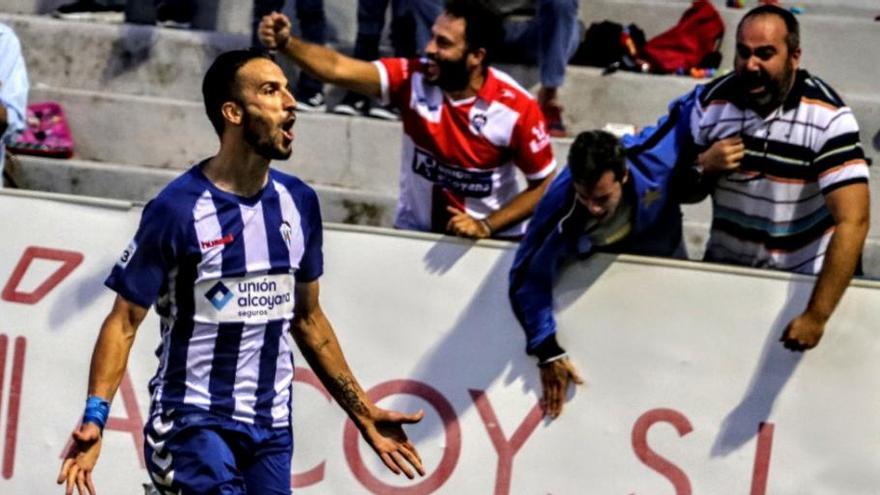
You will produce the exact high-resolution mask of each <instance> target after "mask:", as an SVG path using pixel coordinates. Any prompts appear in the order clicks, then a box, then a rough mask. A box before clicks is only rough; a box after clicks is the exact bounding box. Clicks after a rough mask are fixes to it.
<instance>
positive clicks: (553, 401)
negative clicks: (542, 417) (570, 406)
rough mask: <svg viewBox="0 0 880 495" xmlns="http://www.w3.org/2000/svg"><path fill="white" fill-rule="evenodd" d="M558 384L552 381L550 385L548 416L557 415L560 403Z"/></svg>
mask: <svg viewBox="0 0 880 495" xmlns="http://www.w3.org/2000/svg"><path fill="white" fill-rule="evenodd" d="M560 388H561V387H560V384H559V381H558V380H554V381H553V383H552V384H551V385H550V395H549V397H548V399H547V400H548V404H547V406H548V409H549V410H550V416H552V417H554V418H555V417H556V416H558V415H559V403H560V402H561V400H560V397H561V395H562V394H561V393H560Z"/></svg>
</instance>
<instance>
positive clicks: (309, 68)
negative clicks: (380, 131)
mask: <svg viewBox="0 0 880 495" xmlns="http://www.w3.org/2000/svg"><path fill="white" fill-rule="evenodd" d="M257 34H258V36H259V37H260V41H261V42H262V43H263V45H265V46H266V48H268V49H270V50H278V51H279V52H281V53H283V54H285V55H287V56H288V57H290V58H291V59H293V61H294V62H296V64H297V65H299V66H300V67H302V68H303V69H305V70H306V72H308V73H309V74H311V75H313V76H315V77H316V78H318V79H320V80H321V81H324V82H327V83H330V84H335V85H337V86H342V87H344V88H346V89H350V90H352V91H355V92H357V93H361V94H363V95H366V96H369V97H371V98H379V97H380V96H382V82H381V80H380V79H379V69H377V68H376V67H375V66H374V65H373V64H372V63H370V62H365V61H363V60H358V59H356V58H351V57H347V56H345V55H343V54H341V53H339V52H337V51H336V50H333V49H331V48H328V47H326V46H323V45H317V44H314V43H308V42H306V41H303V40H301V39H300V38H297V37H296V36H293V35H291V33H290V19H288V18H287V16H285V15H284V14H279V13H278V12H273V13H271V14H269V15H267V16H265V17H263V19H262V20H261V21H260V26H259V27H258V28H257Z"/></svg>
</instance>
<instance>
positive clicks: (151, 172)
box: [0, 0, 880, 276]
mask: <svg viewBox="0 0 880 495" xmlns="http://www.w3.org/2000/svg"><path fill="white" fill-rule="evenodd" d="M59 3H62V2H59V1H56V0H50V1H40V0H0V22H3V23H6V24H9V25H10V26H12V27H13V29H15V31H16V32H17V33H18V36H19V37H20V39H21V41H22V45H23V48H24V52H25V58H26V61H27V65H28V71H29V76H30V80H31V95H30V101H32V102H37V101H45V100H55V101H58V102H61V103H62V104H63V105H64V108H65V110H66V112H67V116H68V119H69V121H70V125H71V128H72V130H73V134H74V138H75V140H76V155H75V158H74V159H71V160H53V159H48V158H34V157H22V159H21V162H22V170H21V173H22V182H23V186H24V187H27V188H32V189H38V190H47V191H56V192H64V193H73V194H85V195H94V196H102V197H113V198H123V199H131V200H137V201H143V200H146V199H148V198H149V197H150V196H152V195H153V194H155V193H156V192H157V191H158V190H159V188H161V186H162V185H163V184H164V183H166V182H167V181H168V180H169V179H170V178H172V177H173V176H175V175H176V174H177V173H178V172H179V171H180V170H183V169H185V168H187V167H188V166H189V164H191V163H192V162H193V161H195V160H198V159H200V158H202V157H206V156H209V155H211V154H212V153H213V152H214V151H215V150H216V146H217V140H216V136H215V135H214V133H213V129H212V128H211V126H210V124H209V122H208V120H207V119H206V118H205V116H204V111H203V108H202V105H201V102H200V84H201V78H202V74H203V72H204V70H205V68H206V67H207V66H208V64H209V63H210V61H211V60H212V59H213V57H214V56H215V55H216V54H218V53H220V52H222V51H224V50H226V49H230V48H234V47H242V46H246V44H247V43H248V41H249V34H248V29H249V15H250V13H249V5H250V3H249V2H241V1H235V2H233V1H231V0H230V1H219V2H215V3H216V4H217V5H218V9H219V10H218V15H217V16H216V26H217V28H218V29H219V31H214V32H209V31H195V30H194V31H183V30H172V29H165V28H155V27H150V26H142V25H129V24H124V25H108V24H92V23H82V22H69V21H59V20H56V19H52V18H51V17H49V16H47V15H45V14H46V13H47V12H50V11H51V10H52V9H53V8H54V7H55V6H57V4H59ZM580 3H581V13H580V15H581V19H582V20H583V21H584V23H585V24H587V25H589V23H591V22H595V21H601V20H604V19H609V20H613V21H616V22H620V23H625V24H626V23H630V22H633V23H636V24H637V25H639V26H640V27H642V29H644V30H645V33H646V34H647V35H648V36H649V37H650V36H652V35H655V34H658V33H660V32H662V31H663V30H665V29H666V28H668V27H671V26H672V25H674V24H675V23H676V21H677V20H678V17H679V16H680V15H681V13H682V12H683V10H684V9H685V8H686V6H687V5H688V2H687V1H686V0H666V1H660V0H657V1H639V0H581V2H580ZM715 3H716V6H717V7H718V8H719V10H720V11H721V13H722V16H723V18H724V20H725V22H726V25H727V32H726V33H725V37H724V43H723V46H722V53H723V54H724V60H723V62H722V67H724V68H728V67H730V66H731V63H732V52H733V45H734V43H733V38H734V33H733V28H734V26H735V25H736V22H737V21H738V18H739V16H741V15H742V13H743V12H744V10H741V9H732V8H727V7H725V6H724V2H722V1H719V0H715ZM326 4H327V10H328V19H329V20H330V22H331V24H332V26H333V36H332V37H333V39H334V40H335V41H334V43H335V44H336V45H337V46H338V47H340V48H341V49H343V50H345V49H347V48H349V47H350V45H351V43H352V40H353V39H354V33H355V30H356V23H355V19H354V17H355V12H354V10H355V7H354V2H352V1H351V0H327V1H326ZM747 4H749V5H750V4H751V2H747ZM798 6H799V7H801V9H802V10H803V13H802V14H801V15H800V20H801V22H802V46H803V50H804V56H803V66H804V67H805V68H807V69H808V70H810V71H811V72H813V73H814V74H816V75H819V76H820V77H822V78H823V79H825V80H826V81H827V82H829V83H830V84H831V85H832V86H833V87H834V88H835V89H836V90H837V91H838V92H839V93H841V95H842V96H843V97H844V99H845V100H846V101H847V103H848V104H849V105H850V106H851V107H852V108H853V110H854V112H855V114H856V116H857V118H858V120H859V123H860V125H861V128H862V142H863V145H864V147H865V151H866V153H867V154H868V156H869V157H871V158H872V159H873V160H874V161H875V162H876V161H877V160H878V159H880V85H878V84H877V81H880V50H878V49H877V47H878V46H880V22H875V21H874V17H875V16H877V15H878V14H880V10H878V7H877V4H876V0H841V1H832V0H807V1H805V2H798ZM41 14H42V15H41ZM506 69H509V70H510V72H511V73H513V74H514V75H515V76H516V77H518V78H519V79H520V80H521V81H522V82H523V83H524V84H526V85H527V86H529V87H532V86H534V84H535V83H536V81H537V71H536V70H534V69H530V68H526V67H506ZM695 82H697V81H696V80H694V79H691V78H689V77H678V76H654V75H644V74H635V73H615V74H612V75H608V76H603V75H602V74H601V70H599V69H593V68H586V67H570V68H569V69H568V74H567V79H566V84H565V86H564V87H563V88H562V90H561V95H562V100H563V104H564V106H565V119H566V123H567V125H568V127H569V130H570V131H573V132H577V131H580V130H585V129H590V128H594V127H602V126H604V125H605V124H606V123H612V122H613V123H628V124H635V125H638V126H642V125H646V124H649V123H652V122H653V121H654V120H656V118H657V117H659V116H660V115H662V114H663V113H664V111H665V108H666V104H667V103H668V101H669V100H670V99H672V98H674V97H675V96H677V95H680V94H682V93H684V92H686V91H688V90H689V89H690V88H691V87H692V86H693V85H694V84H695ZM330 96H331V100H332V99H333V98H334V97H335V98H338V97H339V96H340V93H339V92H338V91H331V93H330ZM299 117H300V120H299V121H298V123H297V127H296V131H297V141H296V144H295V145H294V154H293V157H292V158H291V159H290V160H289V161H288V162H286V163H283V164H280V166H281V168H283V169H286V170H289V171H291V172H293V173H296V174H297V175H299V176H300V177H302V178H304V179H305V180H307V181H309V182H311V183H312V184H313V185H314V186H315V188H316V189H317V190H318V192H319V194H320V195H321V197H322V201H323V208H324V214H325V219H326V220H328V221H335V222H350V223H362V224H371V225H385V226H387V225H389V224H390V221H391V218H392V216H393V209H394V204H395V198H396V194H397V175H398V167H399V156H400V150H399V148H400V147H399V141H400V137H399V135H400V127H399V124H395V123H388V122H382V121H377V120H372V119H366V118H352V117H343V116H337V115H330V114H326V115H324V114H321V115H315V114H303V115H300V116H299ZM569 144H570V140H569V139H557V140H555V141H554V147H555V149H556V152H557V155H558V157H559V159H560V160H561V161H564V156H565V154H566V150H567V148H568V146H569ZM875 175H876V173H875ZM871 189H872V192H873V196H874V205H873V207H872V210H873V214H872V217H873V218H872V226H873V228H872V229H871V232H870V233H869V243H868V247H867V249H866V260H865V261H866V271H867V273H868V274H869V275H873V276H880V206H878V205H880V200H878V199H877V198H880V178H878V177H876V176H875V177H874V178H873V179H872V182H871ZM709 217H710V208H709V205H708V204H706V203H703V204H701V205H696V206H691V207H688V208H687V213H686V220H687V229H688V243H689V250H690V252H691V255H692V256H693V257H699V256H700V255H701V252H702V248H701V244H702V242H703V241H704V239H705V234H706V232H707V228H708V224H707V221H708V219H709Z"/></svg>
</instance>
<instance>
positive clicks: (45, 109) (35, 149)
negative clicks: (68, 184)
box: [7, 101, 73, 158]
mask: <svg viewBox="0 0 880 495" xmlns="http://www.w3.org/2000/svg"><path fill="white" fill-rule="evenodd" d="M26 122H27V126H26V127H25V129H24V131H23V132H22V133H21V134H19V135H18V136H17V137H16V138H15V139H14V140H13V141H12V143H10V144H9V145H8V146H7V147H8V148H9V149H10V150H11V151H12V152H14V153H21V154H23V155H38V156H48V157H52V158H70V157H71V156H73V137H72V136H71V135H70V128H69V127H68V126H67V119H66V118H65V117H64V110H62V109H61V105H60V104H59V103H56V102H54V101H47V102H42V103H32V104H30V105H28V107H27V120H26Z"/></svg>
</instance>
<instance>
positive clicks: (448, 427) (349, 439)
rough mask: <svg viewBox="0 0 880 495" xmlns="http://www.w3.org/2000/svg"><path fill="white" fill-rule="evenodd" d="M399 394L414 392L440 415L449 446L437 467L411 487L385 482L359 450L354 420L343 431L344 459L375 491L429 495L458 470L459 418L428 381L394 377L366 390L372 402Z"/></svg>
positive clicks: (378, 492)
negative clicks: (369, 467)
mask: <svg viewBox="0 0 880 495" xmlns="http://www.w3.org/2000/svg"><path fill="white" fill-rule="evenodd" d="M397 394H404V395H415V396H416V397H419V398H421V399H424V400H425V401H426V402H427V403H428V404H431V407H433V408H434V409H435V410H436V411H437V414H439V415H440V420H441V421H442V422H443V429H444V433H445V435H446V442H445V445H446V448H445V449H444V452H443V458H442V459H440V464H439V465H438V466H437V469H436V470H435V471H434V472H433V473H431V475H430V476H428V477H427V478H425V479H424V480H423V481H421V482H419V483H417V484H415V485H412V486H405V487H399V486H392V485H388V484H386V483H384V482H383V481H381V480H380V479H378V478H376V477H375V476H373V474H372V473H370V472H369V470H368V469H367V467H366V465H364V461H363V459H361V454H360V450H359V449H358V439H359V438H360V433H359V432H358V429H357V427H356V426H355V425H354V423H352V422H351V420H348V421H346V422H345V433H344V434H343V450H344V452H345V459H346V461H348V466H349V468H350V469H351V472H352V474H354V477H355V478H356V479H357V480H358V481H359V482H360V483H361V484H362V485H364V486H365V487H367V489H368V490H369V491H370V492H372V493H377V494H394V495H427V494H429V493H433V492H434V491H435V490H437V489H438V488H440V487H441V486H443V484H444V483H446V480H448V479H449V477H450V476H452V472H453V471H454V470H455V466H456V464H458V457H459V455H460V454H461V426H460V425H459V424H458V418H457V417H456V415H455V409H453V407H452V404H450V403H449V401H448V400H446V398H445V397H443V394H441V393H440V392H438V391H437V389H435V388H433V387H431V386H430V385H427V384H425V383H422V382H419V381H415V380H392V381H388V382H384V383H381V384H379V385H376V386H375V387H373V388H372V389H370V390H368V391H367V396H369V397H370V399H371V400H372V401H373V402H379V401H380V400H382V399H384V398H386V397H389V396H391V395H397Z"/></svg>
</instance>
